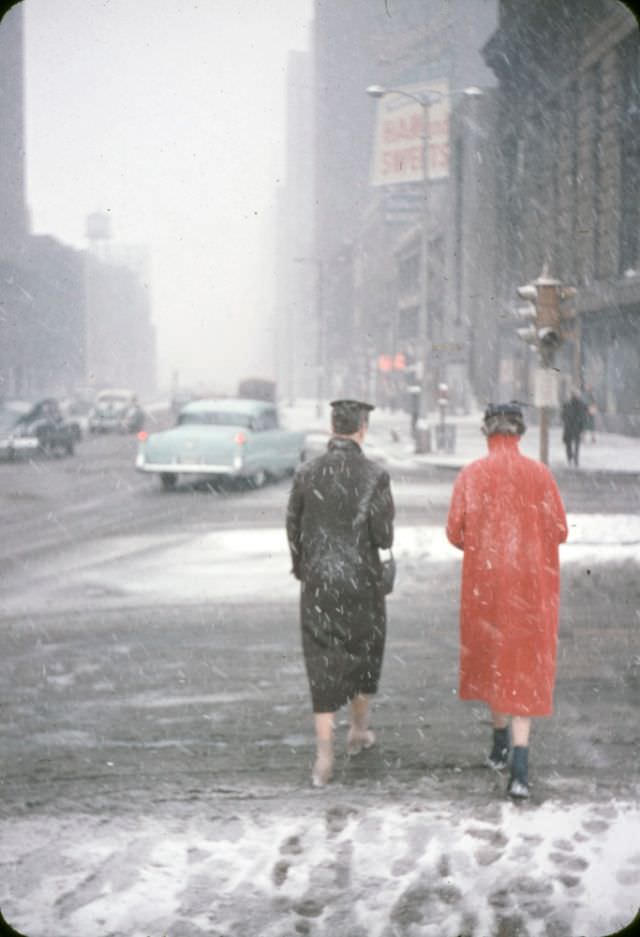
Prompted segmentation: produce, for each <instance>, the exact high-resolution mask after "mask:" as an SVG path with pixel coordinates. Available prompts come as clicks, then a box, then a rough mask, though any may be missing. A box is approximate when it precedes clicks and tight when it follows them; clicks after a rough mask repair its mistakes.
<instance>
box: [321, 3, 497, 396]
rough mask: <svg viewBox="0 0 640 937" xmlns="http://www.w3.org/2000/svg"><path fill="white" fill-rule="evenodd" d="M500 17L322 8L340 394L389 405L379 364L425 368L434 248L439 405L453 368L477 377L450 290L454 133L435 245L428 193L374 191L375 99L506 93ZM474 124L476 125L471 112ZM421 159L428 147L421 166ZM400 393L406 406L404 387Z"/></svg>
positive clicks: (454, 6)
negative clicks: (495, 56)
mask: <svg viewBox="0 0 640 937" xmlns="http://www.w3.org/2000/svg"><path fill="white" fill-rule="evenodd" d="M496 11H497V4H496V2H490V0H430V2H426V3H425V2H424V0H390V2H389V3H387V4H383V3H380V4H371V3H370V2H367V0H353V2H350V3H349V4H344V3H341V2H339V0H318V2H317V3H316V7H315V24H314V42H313V50H314V69H315V71H314V74H315V85H314V113H315V117H316V124H315V133H314V139H315V148H316V176H315V178H316V184H315V213H316V214H315V235H316V242H315V243H316V254H317V256H318V257H319V258H321V259H322V261H323V264H324V268H325V270H326V271H327V276H326V277H325V290H324V302H325V310H324V318H325V321H326V328H327V334H328V359H329V361H330V362H332V363H333V375H332V379H333V382H334V387H333V392H335V393H351V392H358V393H369V394H371V393H373V394H376V393H378V392H379V391H383V392H384V393H383V399H384V397H385V396H386V395H387V390H388V387H389V381H388V380H387V379H386V378H384V379H383V378H381V376H380V373H379V368H378V366H377V363H376V362H377V361H378V359H379V358H380V357H381V356H382V360H385V361H386V360H388V356H389V354H391V357H392V358H393V360H396V357H395V353H397V352H404V353H406V357H407V358H413V359H414V360H415V359H421V358H422V357H423V353H422V352H421V351H420V348H419V347H418V345H419V344H420V343H421V338H420V335H419V333H420V315H421V313H420V308H419V307H420V302H421V300H420V293H421V290H422V288H423V279H424V270H423V268H424V266H425V264H424V262H423V261H421V259H420V258H421V257H422V256H423V252H422V243H421V241H422V238H423V237H425V236H426V237H427V238H428V241H429V243H428V245H427V247H426V251H427V253H428V256H429V258H430V260H429V264H428V270H429V285H428V289H429V296H430V302H429V306H430V309H429V310H428V342H429V356H428V357H429V362H430V363H429V373H428V375H426V377H425V381H428V384H429V390H430V393H431V396H432V397H433V396H434V395H435V393H437V384H438V383H439V381H440V380H442V379H445V378H447V376H448V372H449V371H450V370H451V369H452V368H453V369H455V368H458V369H462V370H466V363H465V362H466V358H465V359H464V360H463V359H461V358H460V351H459V350H457V349H458V346H460V344H461V342H460V340H456V339H455V334H457V332H456V325H455V319H456V316H455V314H454V313H453V312H452V309H451V301H452V299H451V295H450V289H449V285H448V281H449V279H450V276H451V272H452V271H451V265H452V262H453V260H454V253H453V249H452V247H451V243H452V238H453V224H454V221H453V217H452V214H451V212H450V210H449V206H450V200H451V192H452V186H453V179H452V172H453V170H452V168H451V156H450V151H449V149H448V148H447V147H448V137H447V134H448V130H447V128H446V127H444V125H443V129H441V130H440V131H439V132H440V134H441V138H442V139H441V145H442V149H441V151H440V153H441V156H442V158H443V159H444V161H445V163H446V171H444V172H442V173H440V175H439V178H434V179H433V181H430V182H429V190H430V191H429V226H428V227H429V231H428V234H427V233H426V231H425V223H424V212H423V211H422V208H421V206H422V201H423V196H424V188H423V185H422V183H420V182H416V181H413V182H412V181H399V180H398V181H396V180H394V181H393V182H389V183H388V184H382V185H377V186H376V187H375V188H373V187H372V184H371V183H372V178H371V165H372V158H373V153H374V139H375V117H376V107H375V105H374V103H373V102H372V101H371V100H370V99H369V98H367V96H366V89H367V87H368V86H370V85H372V84H373V85H380V86H382V87H385V88H387V89H401V90H402V89H415V90H416V91H417V90H418V89H426V88H435V87H438V88H442V89H444V91H445V93H446V92H448V91H452V92H453V91H457V90H461V89H463V88H466V87H470V86H480V87H481V88H485V87H488V86H490V85H492V84H495V77H494V76H493V74H492V73H491V71H490V69H489V68H488V67H487V65H486V63H485V62H484V60H483V58H482V54H481V50H482V46H483V44H484V43H485V42H486V41H487V39H488V38H489V36H490V35H491V33H492V32H493V30H494V29H495V26H496V23H497V19H496ZM446 96H447V99H448V100H449V98H448V94H446ZM454 98H456V96H455V95H452V96H451V98H450V108H449V110H450V112H451V113H453V111H454V106H455V105H454ZM396 100H398V99H396ZM456 100H457V99H456ZM465 119H467V120H472V119H475V118H474V117H473V114H471V112H469V114H468V115H467V117H466V118H465ZM461 126H464V122H463V123H462V124H461ZM402 129H403V128H402V127H399V132H400V131H402ZM432 130H435V128H434V127H433V126H432ZM443 135H444V136H443ZM417 136H418V137H419V134H417ZM420 149H421V144H420V142H419V140H418V144H417V147H416V154H415V159H416V161H417V162H419V160H420ZM432 153H433V154H435V148H433V149H432ZM374 181H375V180H374ZM423 318H424V315H423ZM452 322H453V324H451V323H452ZM457 331H460V329H457ZM450 333H453V336H454V337H452V334H450ZM392 346H393V347H392ZM464 354H465V355H466V354H467V350H465V352H464ZM463 383H464V381H463ZM391 387H392V391H391V393H392V396H393V397H394V398H395V397H396V396H397V395H396V393H395V390H394V388H395V384H393V383H392V385H391ZM464 396H465V390H464V388H463V389H461V391H460V397H461V398H463V397H464Z"/></svg>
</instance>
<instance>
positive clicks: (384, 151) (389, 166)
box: [371, 79, 449, 186]
mask: <svg viewBox="0 0 640 937" xmlns="http://www.w3.org/2000/svg"><path fill="white" fill-rule="evenodd" d="M397 91H402V92H405V93H404V94H399V93H394V92H392V91H390V92H389V93H388V94H385V95H384V96H383V97H381V98H380V99H379V100H378V110H377V115H376V131H375V142H374V151H373V163H372V169H371V184H372V185H376V186H378V185H394V184H396V183H399V182H422V181H423V175H424V174H423V148H424V136H425V131H424V124H425V108H424V107H423V106H422V105H421V104H419V103H418V101H414V100H412V99H411V98H410V97H407V95H410V94H413V95H416V97H421V98H425V99H429V97H430V98H431V102H430V104H429V107H428V115H427V120H426V125H427V128H426V131H427V155H428V167H427V168H428V171H427V177H428V178H429V179H445V178H446V177H447V176H448V175H449V98H448V97H447V95H448V91H449V84H448V82H447V81H446V80H444V79H443V80H441V81H432V82H429V84H428V85H426V84H425V85H405V86H403V87H401V88H398V89H397Z"/></svg>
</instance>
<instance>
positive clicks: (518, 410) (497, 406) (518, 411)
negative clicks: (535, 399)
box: [484, 400, 524, 420]
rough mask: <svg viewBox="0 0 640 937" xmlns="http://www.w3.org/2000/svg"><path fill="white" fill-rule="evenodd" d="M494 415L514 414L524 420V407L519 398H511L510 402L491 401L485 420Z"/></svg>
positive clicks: (485, 412) (513, 415) (485, 413)
mask: <svg viewBox="0 0 640 937" xmlns="http://www.w3.org/2000/svg"><path fill="white" fill-rule="evenodd" d="M492 416H512V417H516V418H518V417H519V418H520V419H521V420H524V415H523V413H522V407H521V406H520V404H519V403H518V401H517V400H511V401H510V402H509V403H490V404H488V406H487V409H486V410H485V411H484V418H485V420H488V419H490V417H492Z"/></svg>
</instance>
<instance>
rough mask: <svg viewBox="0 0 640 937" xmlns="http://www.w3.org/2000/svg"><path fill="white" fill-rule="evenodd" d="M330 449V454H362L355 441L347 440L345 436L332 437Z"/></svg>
mask: <svg viewBox="0 0 640 937" xmlns="http://www.w3.org/2000/svg"><path fill="white" fill-rule="evenodd" d="M328 448H329V452H362V449H361V448H360V446H359V445H358V443H357V442H356V441H355V439H346V438H345V437H344V436H332V437H331V439H330V440H329V447H328Z"/></svg>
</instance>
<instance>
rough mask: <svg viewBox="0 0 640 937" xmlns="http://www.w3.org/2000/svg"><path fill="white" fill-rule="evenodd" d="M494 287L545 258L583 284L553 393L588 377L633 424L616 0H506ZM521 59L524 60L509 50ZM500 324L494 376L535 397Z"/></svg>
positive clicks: (634, 306)
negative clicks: (568, 0)
mask: <svg viewBox="0 0 640 937" xmlns="http://www.w3.org/2000/svg"><path fill="white" fill-rule="evenodd" d="M485 57H486V59H487V62H488V63H489V64H490V65H491V67H492V69H493V70H494V72H495V74H496V76H497V78H498V80H499V92H498V98H497V102H498V114H497V131H498V140H497V143H498V145H497V153H498V157H499V162H498V166H497V175H496V180H497V186H496V212H497V226H496V241H495V250H496V270H497V271H498V279H497V283H496V293H497V296H498V300H499V302H500V304H501V305H502V307H503V309H505V310H507V309H508V308H509V305H512V304H513V302H514V298H515V288H516V286H517V285H520V284H523V283H525V282H527V281H531V280H533V279H535V277H537V276H538V275H539V273H540V272H541V269H542V267H543V264H544V263H545V262H546V263H547V264H548V268H549V272H550V274H552V275H553V276H554V277H556V278H558V279H559V280H561V281H563V282H564V283H566V284H569V285H572V286H574V287H576V288H577V296H576V301H575V305H576V310H577V316H576V317H575V319H574V320H573V322H572V323H571V326H570V328H568V329H567V340H566V341H565V343H564V346H563V348H562V350H561V354H560V355H558V360H557V366H558V368H559V371H560V378H561V387H560V395H561V396H562V395H565V394H567V393H568V389H569V386H570V385H571V384H577V385H581V386H583V387H587V386H590V387H591V388H592V389H593V392H594V394H595V397H596V400H597V405H598V409H599V411H600V421H601V423H602V425H604V426H606V427H608V428H609V429H611V430H616V429H618V430H624V431H633V432H638V433H639V434H640V207H639V206H640V32H639V30H638V22H637V20H636V18H635V17H634V15H633V14H632V13H631V11H630V10H629V9H628V8H627V7H626V5H625V4H623V3H621V2H617V0H585V2H582V3H579V4H578V3H576V4H557V3H553V2H551V0H544V2H539V3H535V4H522V3H519V2H517V0H501V3H500V22H499V28H498V29H497V30H496V32H495V34H494V35H493V36H492V37H491V39H490V41H489V42H488V43H487V45H486V49H485ZM515 61H517V62H518V67H517V68H515V67H514V66H513V63H514V62H515ZM509 331H510V332H511V333H513V332H514V331H515V328H514V327H512V328H511V329H507V328H505V329H503V333H504V347H503V349H502V354H501V367H502V382H501V383H502V387H503V390H504V392H505V393H507V392H509V391H511V392H514V393H517V394H518V395H519V396H524V398H525V399H532V397H533V386H534V372H535V369H536V355H535V352H534V351H530V350H529V349H528V348H527V347H526V346H524V345H522V344H521V345H520V347H519V348H518V347H516V343H515V342H514V341H510V340H509V336H508V334H507V333H508V332H509Z"/></svg>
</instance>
